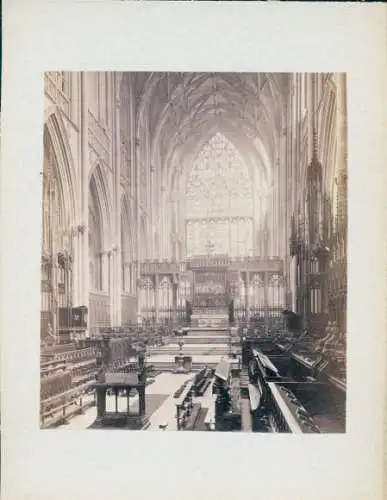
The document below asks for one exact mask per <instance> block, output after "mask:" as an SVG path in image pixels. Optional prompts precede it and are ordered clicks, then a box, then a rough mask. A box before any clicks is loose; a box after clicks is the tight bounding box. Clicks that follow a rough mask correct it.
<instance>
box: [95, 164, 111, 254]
mask: <svg viewBox="0 0 387 500" xmlns="http://www.w3.org/2000/svg"><path fill="white" fill-rule="evenodd" d="M91 188H93V196H94V197H95V203H96V206H97V207H98V211H99V214H100V224H101V241H102V242H103V248H104V249H109V248H110V246H111V242H112V219H113V207H112V201H113V197H112V196H111V195H110V192H109V191H110V190H109V185H108V179H107V175H106V172H105V171H104V169H103V167H101V164H100V163H97V165H96V166H95V168H94V171H93V172H92V174H91V176H90V179H89V190H91ZM90 193H91V191H90Z"/></svg>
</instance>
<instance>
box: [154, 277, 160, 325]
mask: <svg viewBox="0 0 387 500" xmlns="http://www.w3.org/2000/svg"><path fill="white" fill-rule="evenodd" d="M154 293H155V322H156V324H158V322H159V275H158V273H156V274H155V275H154Z"/></svg>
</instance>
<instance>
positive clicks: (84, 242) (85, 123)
mask: <svg viewBox="0 0 387 500" xmlns="http://www.w3.org/2000/svg"><path fill="white" fill-rule="evenodd" d="M87 94H88V92H87V76H86V73H85V72H82V73H81V120H80V129H81V130H80V136H81V184H82V196H81V205H82V223H81V224H80V226H79V232H80V236H79V238H80V243H81V248H82V259H81V260H82V277H81V289H82V295H81V297H80V301H81V303H82V305H84V306H86V307H87V308H89V292H90V285H89V236H88V231H87V227H88V222H89V106H88V99H87V97H88V96H87Z"/></svg>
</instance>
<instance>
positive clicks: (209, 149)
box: [186, 133, 253, 256]
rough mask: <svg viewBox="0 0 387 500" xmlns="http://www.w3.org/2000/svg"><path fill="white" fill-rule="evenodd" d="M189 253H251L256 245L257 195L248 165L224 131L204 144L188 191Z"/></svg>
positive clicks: (189, 180) (245, 254)
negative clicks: (255, 206)
mask: <svg viewBox="0 0 387 500" xmlns="http://www.w3.org/2000/svg"><path fill="white" fill-rule="evenodd" d="M186 199H187V201H186V223H187V254H188V256H192V255H203V254H207V253H208V252H211V253H216V254H228V255H230V256H247V255H251V254H252V249H253V199H252V189H251V179H250V176H249V171H248V167H247V165H246V164H245V162H244V161H243V158H242V157H241V155H240V154H239V152H238V151H237V149H236V148H235V147H234V146H233V145H232V144H231V143H230V142H229V141H228V140H227V139H226V138H225V137H224V136H223V135H222V134H220V133H218V134H216V135H215V136H213V137H212V139H211V140H210V141H209V142H208V143H207V144H206V145H205V146H204V148H203V149H202V151H201V152H200V153H199V155H198V157H197V158H196V160H195V162H194V164H193V168H192V170H191V172H190V175H189V178H188V183H187V191H186Z"/></svg>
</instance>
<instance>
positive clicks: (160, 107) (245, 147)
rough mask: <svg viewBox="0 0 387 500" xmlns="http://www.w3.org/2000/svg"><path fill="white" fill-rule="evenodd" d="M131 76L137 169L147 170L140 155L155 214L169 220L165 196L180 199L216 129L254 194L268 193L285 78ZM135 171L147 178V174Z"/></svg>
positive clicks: (282, 112) (260, 75)
mask: <svg viewBox="0 0 387 500" xmlns="http://www.w3.org/2000/svg"><path fill="white" fill-rule="evenodd" d="M130 78H131V81H130V86H131V88H132V91H133V92H134V94H135V102H136V117H137V120H136V137H137V140H138V142H139V144H140V151H141V153H140V156H141V158H142V160H141V162H142V164H141V166H140V168H141V171H142V172H143V171H144V170H146V167H144V165H143V162H144V160H143V158H144V156H146V157H147V160H148V167H150V168H151V170H152V171H153V172H154V174H155V175H154V176H153V179H154V182H153V185H154V187H153V188H152V193H151V200H150V202H151V203H152V205H153V207H154V209H155V212H157V214H158V215H161V214H162V217H164V218H165V219H167V220H169V219H170V218H171V213H170V210H171V206H172V205H173V204H171V200H176V199H183V198H184V196H185V188H186V182H187V179H188V176H189V172H190V170H191V169H192V165H193V163H194V161H195V158H196V157H197V156H198V154H199V153H200V151H201V150H202V148H203V147H204V145H205V144H206V143H207V142H208V141H209V140H210V139H211V137H213V136H214V135H216V134H217V133H221V134H222V135H224V136H225V137H226V138H227V139H228V140H229V141H230V142H231V143H232V144H233V145H234V146H235V148H236V149H237V150H238V152H239V154H240V155H241V157H242V158H243V160H244V162H245V164H246V166H247V168H248V169H249V173H250V178H251V183H252V185H253V186H254V190H255V192H256V194H257V195H258V196H262V199H264V198H265V196H267V194H268V192H269V191H270V189H271V186H272V183H273V179H274V175H273V169H274V168H276V165H277V160H278V156H279V154H280V153H279V149H280V145H279V142H280V136H281V131H282V129H283V127H284V121H285V103H286V102H287V93H288V89H289V78H290V77H289V75H286V74H281V73H278V74H277V73H273V74H269V73H254V74H253V73H251V74H250V73H137V74H133V73H132V74H131V76H130ZM144 151H146V153H145V155H144V153H143V152H144ZM142 175H143V179H146V176H147V175H148V173H147V172H143V173H142ZM141 198H143V197H141ZM183 207H184V204H183V203H182V204H180V210H182V209H183ZM262 208H263V207H261V209H262ZM153 222H155V220H154V221H153ZM168 224H171V221H170V220H169V221H166V222H164V225H163V226H162V227H163V230H164V231H165V230H168ZM169 229H170V228H169Z"/></svg>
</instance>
